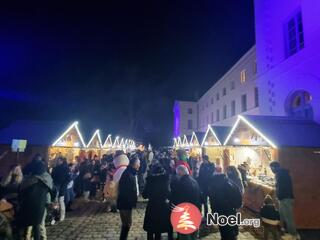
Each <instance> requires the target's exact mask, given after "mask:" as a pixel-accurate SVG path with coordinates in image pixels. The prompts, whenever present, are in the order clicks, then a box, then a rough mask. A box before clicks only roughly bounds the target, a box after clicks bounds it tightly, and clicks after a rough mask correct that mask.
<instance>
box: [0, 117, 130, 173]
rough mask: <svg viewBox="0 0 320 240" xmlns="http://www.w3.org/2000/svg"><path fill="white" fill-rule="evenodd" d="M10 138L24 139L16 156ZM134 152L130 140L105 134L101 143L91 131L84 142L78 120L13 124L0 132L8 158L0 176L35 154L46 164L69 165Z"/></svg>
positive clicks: (2, 149) (1, 146)
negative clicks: (63, 160) (61, 162)
mask: <svg viewBox="0 0 320 240" xmlns="http://www.w3.org/2000/svg"><path fill="white" fill-rule="evenodd" d="M13 139H22V140H26V148H25V150H23V151H21V152H20V153H19V159H17V153H16V151H12V145H13V144H12V143H13ZM135 149H136V143H135V141H134V140H132V139H128V138H122V137H120V136H115V137H113V136H112V135H111V134H108V135H107V136H106V137H105V138H104V141H103V140H102V137H101V133H100V130H96V131H94V133H93V135H92V136H91V138H89V141H87V142H86V141H85V140H84V137H83V135H82V132H81V130H80V127H79V123H78V122H77V121H75V122H73V123H71V124H66V123H60V122H42V121H16V122H14V123H12V124H11V125H9V126H8V127H6V128H3V129H1V130H0V152H6V153H7V156H6V157H5V158H4V159H2V160H1V166H0V174H1V173H5V172H6V171H7V169H8V168H10V166H11V165H13V164H16V163H19V164H22V165H24V164H25V163H27V162H28V161H30V160H31V159H32V157H33V156H34V155H35V154H40V155H41V156H43V157H44V158H45V159H46V160H48V163H49V165H50V163H51V162H52V160H54V159H57V158H58V157H63V158H66V159H67V161H68V162H76V159H77V158H80V159H92V158H93V157H94V156H98V157H99V158H101V157H102V155H103V154H112V153H114V152H115V151H117V150H123V151H124V152H128V151H133V150H135Z"/></svg>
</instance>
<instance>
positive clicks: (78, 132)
mask: <svg viewBox="0 0 320 240" xmlns="http://www.w3.org/2000/svg"><path fill="white" fill-rule="evenodd" d="M78 123H79V122H78V121H75V122H73V123H72V124H71V125H70V126H69V127H68V128H67V130H65V131H64V132H63V133H62V134H61V135H60V137H59V138H58V139H57V140H55V141H54V142H53V144H52V147H55V146H56V145H57V143H58V142H59V141H60V140H61V139H62V138H63V137H64V136H65V135H66V134H67V133H68V132H69V131H70V130H71V129H72V128H75V129H76V132H77V134H78V135H79V138H80V141H81V143H82V146H83V147H86V144H85V143H84V141H83V138H82V135H81V132H80V131H79V128H78Z"/></svg>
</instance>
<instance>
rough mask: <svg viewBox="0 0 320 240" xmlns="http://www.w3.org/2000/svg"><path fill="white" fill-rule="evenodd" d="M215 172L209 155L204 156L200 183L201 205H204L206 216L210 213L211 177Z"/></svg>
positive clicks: (199, 178) (200, 171)
mask: <svg viewBox="0 0 320 240" xmlns="http://www.w3.org/2000/svg"><path fill="white" fill-rule="evenodd" d="M214 170H215V165H214V163H211V162H209V157H208V156H207V155H205V156H203V162H202V164H201V166H200V170H199V177H198V183H199V187H200V190H201V204H202V205H204V216H205V217H206V216H207V213H208V196H209V193H208V187H209V181H210V178H211V176H212V175H213V173H214Z"/></svg>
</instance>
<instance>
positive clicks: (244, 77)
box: [240, 69, 247, 84]
mask: <svg viewBox="0 0 320 240" xmlns="http://www.w3.org/2000/svg"><path fill="white" fill-rule="evenodd" d="M246 80H247V70H245V69H243V70H242V71H241V72H240V83H241V84H244V83H245V82H246Z"/></svg>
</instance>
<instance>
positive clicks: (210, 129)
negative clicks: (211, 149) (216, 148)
mask: <svg viewBox="0 0 320 240" xmlns="http://www.w3.org/2000/svg"><path fill="white" fill-rule="evenodd" d="M209 132H211V133H212V135H213V136H214V138H215V139H216V140H217V142H218V145H222V144H221V142H220V140H219V138H218V137H217V135H216V133H215V132H214V131H213V129H212V127H211V125H210V124H209V125H208V129H207V131H206V134H205V135H204V138H203V140H202V143H201V146H203V145H204V144H205V143H207V144H206V146H207V145H209V144H208V142H205V140H206V138H207V136H208V134H209Z"/></svg>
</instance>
